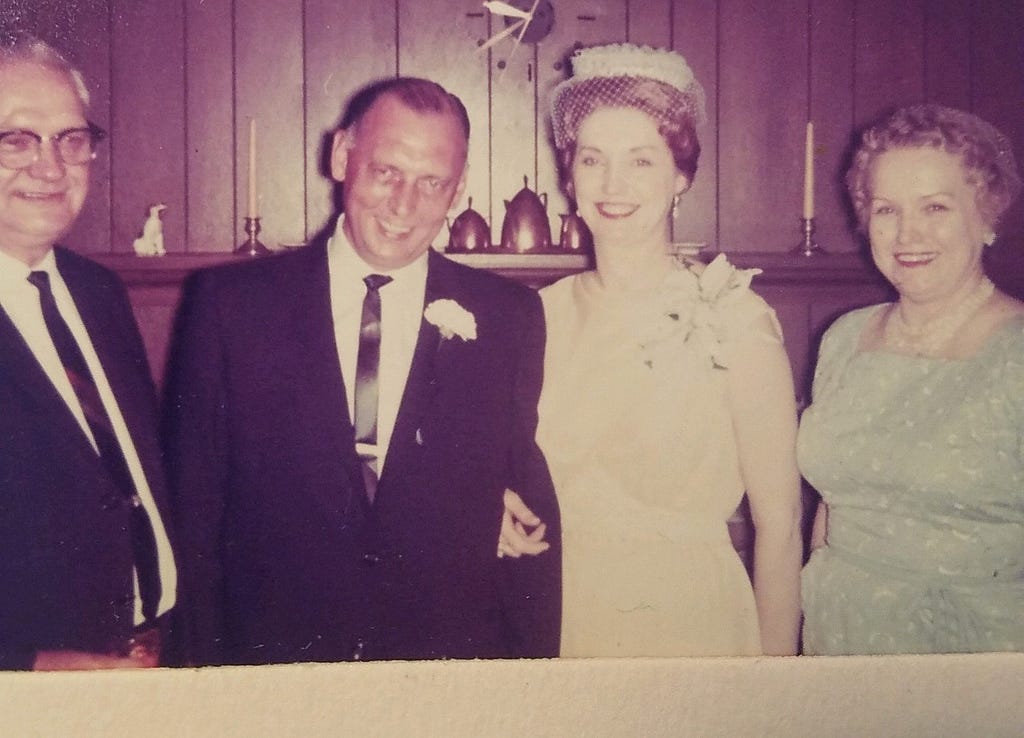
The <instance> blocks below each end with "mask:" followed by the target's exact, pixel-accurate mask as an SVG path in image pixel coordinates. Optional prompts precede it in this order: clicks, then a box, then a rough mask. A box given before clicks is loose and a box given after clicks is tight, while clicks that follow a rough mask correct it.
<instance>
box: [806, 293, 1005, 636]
mask: <svg viewBox="0 0 1024 738" xmlns="http://www.w3.org/2000/svg"><path fill="white" fill-rule="evenodd" d="M884 308H885V306H873V307H869V308H863V309H860V310H856V311H853V312H852V313H849V314H847V315H845V316H843V317H842V318H840V319H839V320H838V321H837V322H836V323H835V324H834V325H833V326H832V328H830V329H829V331H828V332H827V333H826V335H825V338H824V339H823V341H822V345H821V352H820V357H819V359H818V365H817V369H816V372H815V379H814V402H813V404H812V405H811V406H810V407H808V408H807V410H805V412H804V414H803V417H802V419H801V424H800V433H799V436H798V444H797V445H798V459H799V463H800V469H801V472H802V473H803V475H804V477H805V478H806V479H807V480H808V481H809V482H810V483H811V484H812V485H814V487H815V488H816V489H817V490H818V491H819V493H820V494H821V495H822V498H823V499H824V500H825V502H826V503H828V506H829V521H828V543H827V545H826V546H825V547H822V548H819V549H818V550H817V551H815V552H814V554H813V555H812V557H811V559H810V561H809V562H808V564H807V565H806V567H805V568H804V571H803V581H802V592H803V606H804V629H803V643H804V652H805V653H809V654H891V653H952V652H976V651H1020V650H1024V318H1014V319H1012V320H1010V321H1009V322H1008V323H1006V324H1005V325H1003V326H1002V327H1001V328H1000V329H999V330H998V331H997V332H996V333H995V334H993V335H992V336H991V337H990V338H989V339H988V341H987V342H986V344H985V345H984V347H983V348H982V349H981V350H980V351H979V352H978V353H977V354H976V355H974V356H973V357H971V358H969V359H964V360H949V359H936V358H924V357H914V356H906V355H901V354H895V353H890V352H884V351H861V350H858V348H857V345H858V341H859V339H860V336H861V333H862V331H863V330H864V328H865V326H866V325H867V324H868V321H869V320H870V318H871V316H872V315H873V314H874V312H875V311H877V310H881V309H884Z"/></svg>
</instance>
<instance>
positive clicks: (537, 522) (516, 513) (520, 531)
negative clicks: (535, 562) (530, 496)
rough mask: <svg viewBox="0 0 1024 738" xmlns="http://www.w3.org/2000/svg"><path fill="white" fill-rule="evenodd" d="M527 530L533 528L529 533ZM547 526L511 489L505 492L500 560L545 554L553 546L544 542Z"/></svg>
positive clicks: (499, 540)
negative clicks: (524, 555)
mask: <svg viewBox="0 0 1024 738" xmlns="http://www.w3.org/2000/svg"><path fill="white" fill-rule="evenodd" d="M527 528H533V530H531V531H528V530H527ZM545 533H547V526H546V525H545V524H544V522H543V521H542V520H541V519H540V518H538V517H537V516H536V515H535V514H534V513H533V511H532V510H531V509H530V508H528V507H527V506H526V503H524V502H523V499H522V498H521V497H520V496H519V495H517V494H516V493H515V492H513V491H512V490H510V489H506V490H505V510H504V512H503V513H502V515H501V532H500V533H499V534H498V558H499V559H502V558H505V557H506V556H508V557H511V558H513V559H518V558H519V557H520V556H522V555H523V554H528V555H530V556H536V555H537V554H541V553H544V552H545V551H547V550H548V549H549V548H551V544H550V543H548V542H546V541H545V540H544V535H545Z"/></svg>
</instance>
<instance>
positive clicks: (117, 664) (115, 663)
mask: <svg viewBox="0 0 1024 738" xmlns="http://www.w3.org/2000/svg"><path fill="white" fill-rule="evenodd" d="M155 666H157V657H156V656H155V655H154V654H153V653H151V652H149V651H146V650H144V649H139V650H136V651H132V653H131V654H129V655H128V656H120V655H118V654H113V653H90V652H88V651H37V652H36V660H35V662H34V663H33V664H32V670H33V671H93V670H96V669H149V668H153V667H155Z"/></svg>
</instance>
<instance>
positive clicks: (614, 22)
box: [495, 0, 626, 242]
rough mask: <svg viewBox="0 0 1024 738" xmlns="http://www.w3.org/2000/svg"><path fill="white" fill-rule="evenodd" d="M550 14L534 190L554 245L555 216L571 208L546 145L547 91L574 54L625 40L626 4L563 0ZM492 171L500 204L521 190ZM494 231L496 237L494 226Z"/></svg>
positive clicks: (543, 48) (540, 69)
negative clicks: (543, 199)
mask: <svg viewBox="0 0 1024 738" xmlns="http://www.w3.org/2000/svg"><path fill="white" fill-rule="evenodd" d="M555 13H556V16H555V27H554V30H553V31H552V33H551V35H550V36H548V37H547V38H546V39H544V41H543V42H542V43H541V44H540V45H539V47H538V49H537V103H538V104H537V111H536V121H535V124H536V132H537V138H536V144H535V145H536V160H537V173H536V183H537V184H536V188H535V189H536V190H537V191H539V192H543V193H546V194H547V197H548V221H549V223H550V228H551V239H552V241H554V242H557V240H558V233H559V228H560V226H561V218H560V217H559V215H560V214H561V213H568V212H569V211H570V209H571V207H572V206H571V205H570V203H569V202H568V200H567V199H566V198H565V196H564V195H563V194H562V191H561V188H560V187H559V184H558V172H557V167H556V166H555V156H554V145H553V142H552V140H551V121H550V117H551V91H552V90H553V89H554V87H555V85H557V84H558V83H559V82H561V81H563V80H564V79H565V78H566V77H567V76H568V75H569V73H570V72H571V65H570V64H569V63H568V58H569V56H570V55H571V53H572V51H573V50H574V49H575V48H577V47H581V46H594V45H597V44H603V43H614V42H616V41H625V40H626V0H566V1H565V2H559V3H558V4H557V6H556V8H555ZM507 104H511V105H515V104H516V102H515V100H514V99H509V100H507ZM499 122H500V118H499V117H498V115H497V114H496V115H495V123H496V125H498V124H499ZM496 150H497V149H496ZM495 169H496V176H495V191H496V193H497V194H499V195H500V196H501V197H503V198H505V199H511V198H512V196H513V195H515V193H516V192H518V191H519V189H520V188H521V187H522V186H523V180H522V173H520V174H519V178H518V179H516V178H515V176H514V171H512V172H508V173H507V176H503V177H502V179H501V181H500V182H499V180H498V176H497V171H498V170H499V169H500V166H498V167H495ZM531 186H533V183H532V181H531ZM502 215H504V208H502ZM498 230H499V235H500V223H499V229H498Z"/></svg>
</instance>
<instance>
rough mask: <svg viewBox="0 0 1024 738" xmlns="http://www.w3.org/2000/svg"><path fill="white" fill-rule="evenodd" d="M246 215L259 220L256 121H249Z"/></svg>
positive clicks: (252, 119) (251, 119) (253, 119)
mask: <svg viewBox="0 0 1024 738" xmlns="http://www.w3.org/2000/svg"><path fill="white" fill-rule="evenodd" d="M246 215H247V216H248V217H250V218H258V217H259V213H258V212H257V207H256V119H255V118H250V119H249V211H248V213H246Z"/></svg>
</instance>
